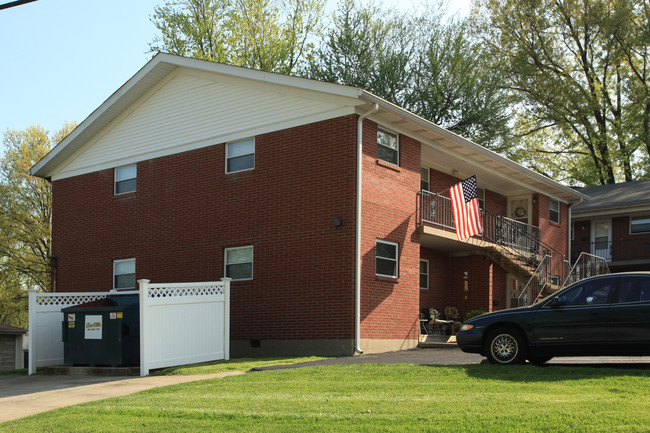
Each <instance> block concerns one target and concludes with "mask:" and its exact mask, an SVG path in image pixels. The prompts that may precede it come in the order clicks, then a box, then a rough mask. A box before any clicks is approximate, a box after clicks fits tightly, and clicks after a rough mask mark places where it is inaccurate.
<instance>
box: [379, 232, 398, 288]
mask: <svg viewBox="0 0 650 433" xmlns="http://www.w3.org/2000/svg"><path fill="white" fill-rule="evenodd" d="M375 246H376V253H375V260H376V261H375V273H376V274H377V275H380V276H383V277H395V278H396V277H397V271H398V269H397V246H398V244H396V243H395V242H389V241H383V240H380V239H377V243H376V245H375Z"/></svg>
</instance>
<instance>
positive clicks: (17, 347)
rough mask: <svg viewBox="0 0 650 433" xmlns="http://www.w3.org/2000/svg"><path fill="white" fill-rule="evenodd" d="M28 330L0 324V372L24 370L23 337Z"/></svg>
mask: <svg viewBox="0 0 650 433" xmlns="http://www.w3.org/2000/svg"><path fill="white" fill-rule="evenodd" d="M26 332H27V330H26V329H22V328H17V327H15V326H10V325H5V324H3V323H0V370H14V369H18V368H24V365H23V336H24V335H25V333H26Z"/></svg>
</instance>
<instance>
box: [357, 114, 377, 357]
mask: <svg viewBox="0 0 650 433" xmlns="http://www.w3.org/2000/svg"><path fill="white" fill-rule="evenodd" d="M378 110H379V105H378V104H374V106H373V107H372V108H371V109H370V110H369V111H367V112H365V113H363V114H362V115H360V116H359V119H357V196H356V199H357V202H356V228H355V230H356V239H355V253H354V258H355V266H354V351H355V352H357V353H358V354H362V353H363V350H361V347H360V345H361V193H362V188H361V177H362V176H361V173H362V162H363V158H362V157H363V120H364V119H365V118H366V117H368V116H370V115H371V114H374V113H376V112H377V111H378Z"/></svg>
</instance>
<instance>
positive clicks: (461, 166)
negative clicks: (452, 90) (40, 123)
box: [32, 54, 583, 356]
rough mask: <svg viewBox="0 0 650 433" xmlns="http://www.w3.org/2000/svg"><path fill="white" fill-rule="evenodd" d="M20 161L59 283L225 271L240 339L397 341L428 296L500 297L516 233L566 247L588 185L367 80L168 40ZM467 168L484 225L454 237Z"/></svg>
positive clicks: (492, 303) (264, 347)
mask: <svg viewBox="0 0 650 433" xmlns="http://www.w3.org/2000/svg"><path fill="white" fill-rule="evenodd" d="M360 138H361V143H359V139H360ZM359 146H360V147H361V149H362V152H361V154H360V155H358V154H357V149H358V148H359ZM358 156H360V158H357V157H358ZM359 164H360V165H359ZM32 173H33V174H35V175H37V176H41V177H44V178H47V179H49V180H50V181H51V182H52V186H53V197H54V198H53V244H52V245H53V253H54V255H55V256H56V261H55V263H56V268H55V269H53V284H54V287H53V288H54V290H56V291H104V290H109V289H112V288H114V287H118V288H126V287H133V286H134V285H135V281H136V280H137V279H141V278H146V279H149V280H151V282H153V283H156V282H184V281H212V280H218V279H219V278H221V277H223V276H230V277H232V278H233V279H234V281H233V282H232V301H231V327H230V329H231V353H232V355H233V356H239V355H244V354H273V353H276V354H298V353H322V354H351V353H353V351H354V350H355V349H362V350H364V351H366V352H374V351H384V350H395V349H400V348H408V347H413V346H415V345H416V344H417V341H418V314H419V312H420V311H421V310H422V309H423V308H428V307H436V308H438V309H441V310H442V309H444V307H445V306H446V305H454V306H456V307H458V309H459V310H460V311H461V313H464V312H466V311H469V310H471V309H482V310H493V309H500V308H506V307H507V306H508V305H510V300H511V299H512V298H513V297H516V296H517V289H518V288H520V287H521V285H523V284H524V283H525V279H526V278H527V277H526V275H528V276H529V275H530V272H531V271H530V269H522V265H521V264H517V261H514V260H512V257H511V254H512V251H515V250H517V251H518V250H521V249H522V247H524V246H525V249H526V253H525V254H528V255H529V256H534V257H535V258H538V256H539V255H540V253H541V252H540V248H541V246H542V245H544V244H543V243H547V244H549V245H550V246H552V247H553V248H554V249H555V250H557V253H558V254H564V255H566V254H567V251H568V245H567V236H568V214H567V212H568V211H567V209H568V208H567V205H568V203H570V202H572V201H574V200H577V199H579V198H581V197H583V196H582V195H581V194H580V193H577V192H575V191H573V190H571V189H570V188H567V187H564V186H562V185H559V184H557V183H556V182H553V181H552V180H550V179H547V178H545V177H543V176H541V175H539V174H536V173H533V172H531V171H529V170H527V169H525V168H523V167H521V166H519V165H517V164H515V163H513V162H511V161H509V160H507V159H505V158H503V157H501V156H499V155H497V154H495V153H493V152H491V151H489V150H486V149H485V148H482V147H481V146H478V145H476V144H474V143H471V142H469V141H467V140H465V139H463V138H462V137H459V136H457V135H455V134H452V133H450V132H448V131H446V130H444V129H442V128H440V127H438V126H436V125H434V124H432V123H430V122H428V121H426V120H424V119H421V118H419V117H417V116H415V115H413V114H412V113H409V112H408V111H406V110H403V109H401V108H399V107H397V106H395V105H393V104H390V103H388V102H386V101H384V100H382V99H380V98H378V97H376V96H374V95H372V94H370V93H368V92H366V91H364V90H361V89H356V88H351V87H345V86H339V85H335V84H330V83H322V82H317V81H312V80H305V79H299V78H294V77H287V76H282V75H278V74H270V73H265V72H260V71H253V70H247V69H243V68H236V67H232V66H226V65H220V64H216V63H211V62H206V61H200V60H195V59H187V58H183V57H177V56H171V55H168V54H159V55H157V56H156V57H154V58H153V59H152V60H151V61H150V62H149V63H148V64H147V65H145V67H144V68H143V69H142V70H140V71H139V72H138V73H137V74H136V75H135V76H134V77H133V78H131V80H129V81H128V82H127V83H126V84H125V85H124V86H123V87H122V88H120V89H119V90H118V91H117V92H116V93H115V94H114V95H113V96H111V97H110V98H109V99H108V100H107V101H106V102H105V103H104V104H103V105H102V106H101V107H99V108H98V109H97V110H96V111H95V112H94V113H93V114H92V115H91V116H90V117H89V118H88V119H86V120H85V121H84V122H83V123H81V124H80V125H79V127H77V129H76V130H75V131H73V133H72V134H70V136H68V137H67V138H66V139H65V140H64V141H62V142H61V143H60V144H59V145H58V146H57V147H56V148H55V149H53V151H52V152H51V153H50V154H49V155H48V156H46V157H45V158H44V159H43V160H42V161H41V162H39V163H38V164H37V165H36V166H34V168H33V169H32ZM472 175H477V179H478V186H479V188H480V191H479V192H480V194H481V197H482V200H483V202H484V205H485V209H486V211H487V212H488V214H486V216H485V218H486V220H485V221H486V234H485V235H484V236H481V237H476V238H472V239H470V240H468V241H463V242H459V241H458V240H457V239H456V235H455V234H454V232H453V225H452V224H453V223H451V222H449V221H443V220H441V219H440V218H443V217H444V212H442V210H443V208H446V207H448V206H449V204H448V198H445V197H444V196H445V195H446V196H447V197H448V189H449V187H450V186H452V185H453V184H455V183H458V182H459V181H460V180H462V179H464V178H467V177H469V176H472ZM358 188H359V189H360V191H361V194H360V195H358V194H357V189H358ZM421 189H424V190H428V191H421ZM429 191H433V192H434V193H437V192H441V194H440V195H438V194H433V193H430V192H429ZM431 200H438V201H440V204H438V205H436V206H437V207H436V212H433V213H432V210H433V209H434V206H433V204H432V201H431ZM551 208H553V211H551V210H550V209H551ZM554 212H555V213H554ZM357 213H360V216H361V218H357ZM501 216H503V217H508V218H510V217H513V218H514V219H516V220H517V221H514V219H505V218H502V217H501ZM556 217H557V218H556ZM550 219H554V220H556V221H555V222H552V221H550ZM517 225H518V226H517ZM357 239H358V240H357ZM531 240H532V241H531ZM540 241H542V242H543V243H540ZM506 244H508V245H506ZM421 285H422V286H423V287H422V288H421V287H420V286H421ZM466 287H467V290H465V288H466Z"/></svg>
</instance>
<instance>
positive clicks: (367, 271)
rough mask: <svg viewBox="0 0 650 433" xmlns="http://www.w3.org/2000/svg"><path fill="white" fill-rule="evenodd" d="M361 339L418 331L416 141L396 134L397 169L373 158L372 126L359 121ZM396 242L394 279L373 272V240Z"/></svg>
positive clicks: (410, 334) (374, 133) (401, 336)
mask: <svg viewBox="0 0 650 433" xmlns="http://www.w3.org/2000/svg"><path fill="white" fill-rule="evenodd" d="M363 129H364V141H363V196H362V201H363V205H362V206H363V207H362V222H363V225H362V240H361V254H362V261H363V265H362V282H361V321H362V326H361V338H364V339H365V338H369V339H373V338H381V339H414V338H417V335H418V332H419V330H418V325H419V324H418V314H419V297H420V293H419V292H420V289H419V276H420V243H419V242H420V240H419V234H418V232H417V227H416V209H417V200H418V195H417V193H418V192H419V191H420V143H419V142H417V141H415V140H413V139H411V138H408V137H405V136H400V141H399V152H400V153H399V162H400V164H399V167H397V166H394V165H392V164H388V163H384V162H380V161H378V160H377V124H375V123H374V122H371V121H368V120H366V121H365V122H364V124H363ZM377 239H383V240H387V241H391V242H397V243H398V244H399V277H398V278H396V279H391V278H385V277H377V276H376V275H375V243H376V240H377Z"/></svg>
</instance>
